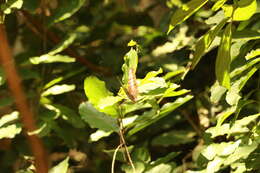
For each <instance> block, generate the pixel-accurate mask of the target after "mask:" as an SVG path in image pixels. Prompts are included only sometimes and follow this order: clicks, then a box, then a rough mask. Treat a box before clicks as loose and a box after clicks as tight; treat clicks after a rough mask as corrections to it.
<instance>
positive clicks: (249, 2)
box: [222, 0, 257, 21]
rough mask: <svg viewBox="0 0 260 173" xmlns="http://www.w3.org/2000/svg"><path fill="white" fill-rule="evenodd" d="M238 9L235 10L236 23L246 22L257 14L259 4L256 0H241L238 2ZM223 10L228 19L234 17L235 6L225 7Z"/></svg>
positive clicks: (234, 18)
mask: <svg viewBox="0 0 260 173" xmlns="http://www.w3.org/2000/svg"><path fill="white" fill-rule="evenodd" d="M237 4H238V7H237V8H235V11H234V14H233V20H234V21H245V20H248V19H250V18H251V17H252V16H253V15H254V14H255V12H256V9H257V2H256V0H240V1H238V3H237ZM222 8H223V10H224V12H225V15H226V16H227V17H232V13H233V10H234V6H231V5H224V6H223V7H222Z"/></svg>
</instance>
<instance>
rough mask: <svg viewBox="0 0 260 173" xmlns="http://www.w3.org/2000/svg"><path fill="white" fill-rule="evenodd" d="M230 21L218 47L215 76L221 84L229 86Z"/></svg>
mask: <svg viewBox="0 0 260 173" xmlns="http://www.w3.org/2000/svg"><path fill="white" fill-rule="evenodd" d="M231 29H232V23H230V24H228V26H227V27H226V28H225V30H224V33H223V35H222V39H221V43H220V46H219V48H218V55H217V60H216V69H215V72H216V77H217V80H218V82H219V84H220V85H221V86H224V87H226V88H228V89H229V88H230V77H229V68H230V63H231V57H230V47H231V40H232V31H231Z"/></svg>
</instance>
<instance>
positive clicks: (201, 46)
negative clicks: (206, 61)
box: [191, 18, 228, 69]
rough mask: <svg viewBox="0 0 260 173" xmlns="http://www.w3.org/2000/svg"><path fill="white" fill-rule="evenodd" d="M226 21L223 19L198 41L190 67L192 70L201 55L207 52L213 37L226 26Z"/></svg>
mask: <svg viewBox="0 0 260 173" xmlns="http://www.w3.org/2000/svg"><path fill="white" fill-rule="evenodd" d="M227 20H228V19H227V18H226V19H223V20H222V21H221V22H220V23H219V24H218V25H217V26H215V27H214V28H212V29H211V30H209V31H208V32H207V33H206V34H204V36H203V37H202V38H200V39H199V41H198V42H197V44H196V46H195V52H194V57H193V59H192V65H191V68H192V69H194V68H195V66H196V65H197V64H198V62H199V61H200V59H201V57H202V56H203V54H204V53H205V52H206V51H207V49H208V48H209V47H210V45H211V43H212V42H213V40H214V39H215V37H216V36H217V35H218V33H219V31H220V30H221V29H222V28H223V26H224V25H225V24H226V22H227Z"/></svg>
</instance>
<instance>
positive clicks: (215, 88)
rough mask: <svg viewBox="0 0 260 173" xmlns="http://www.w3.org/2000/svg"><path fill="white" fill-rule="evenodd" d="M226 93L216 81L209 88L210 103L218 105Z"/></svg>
mask: <svg viewBox="0 0 260 173" xmlns="http://www.w3.org/2000/svg"><path fill="white" fill-rule="evenodd" d="M226 91H227V89H226V88H225V87H223V86H220V85H219V83H218V81H216V82H215V83H214V85H212V86H211V88H210V101H212V102H213V103H218V102H219V101H220V99H221V97H222V96H223V95H224V93H225V92H226Z"/></svg>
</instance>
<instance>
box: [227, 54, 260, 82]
mask: <svg viewBox="0 0 260 173" xmlns="http://www.w3.org/2000/svg"><path fill="white" fill-rule="evenodd" d="M259 62H260V58H257V59H253V60H252V61H250V62H248V63H246V64H245V65H243V66H241V67H237V68H235V69H234V70H233V71H232V72H231V73H230V77H231V78H233V77H235V76H237V75H239V74H241V73H243V72H244V71H246V70H248V69H249V68H250V67H252V66H253V65H255V64H257V63H259Z"/></svg>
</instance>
